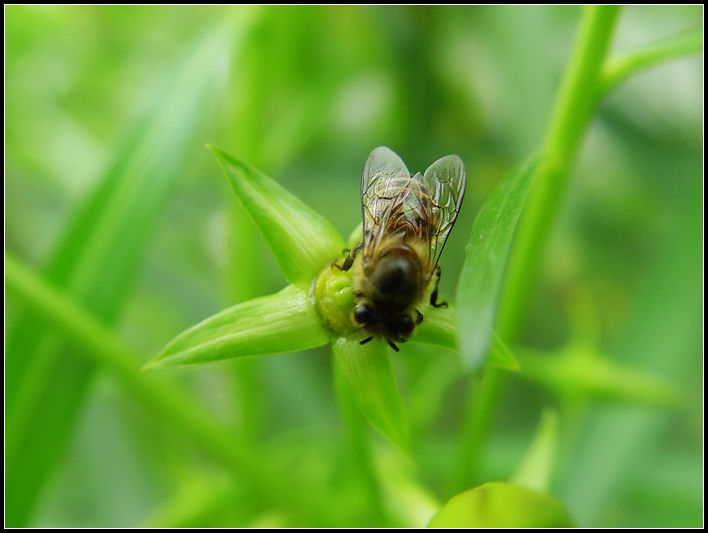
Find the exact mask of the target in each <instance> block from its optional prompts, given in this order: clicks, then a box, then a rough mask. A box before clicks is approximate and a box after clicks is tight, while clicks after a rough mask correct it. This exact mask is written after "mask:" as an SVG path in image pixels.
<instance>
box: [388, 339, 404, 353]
mask: <svg viewBox="0 0 708 533" xmlns="http://www.w3.org/2000/svg"><path fill="white" fill-rule="evenodd" d="M388 345H389V346H390V347H391V348H393V351H394V352H400V351H401V350H400V349H399V348H398V346H396V345H395V344H394V343H393V342H391V341H388Z"/></svg>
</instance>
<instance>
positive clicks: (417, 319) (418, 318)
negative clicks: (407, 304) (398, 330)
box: [415, 309, 423, 326]
mask: <svg viewBox="0 0 708 533" xmlns="http://www.w3.org/2000/svg"><path fill="white" fill-rule="evenodd" d="M422 321H423V313H421V312H420V311H418V310H417V309H416V310H415V325H416V326H417V325H418V324H420V323H421V322H422Z"/></svg>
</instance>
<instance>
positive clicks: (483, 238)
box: [457, 163, 536, 371]
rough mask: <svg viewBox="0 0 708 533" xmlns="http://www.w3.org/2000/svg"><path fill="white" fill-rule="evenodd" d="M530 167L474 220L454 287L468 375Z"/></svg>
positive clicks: (486, 328)
mask: <svg viewBox="0 0 708 533" xmlns="http://www.w3.org/2000/svg"><path fill="white" fill-rule="evenodd" d="M535 168H536V167H535V164H533V163H527V164H525V165H524V166H523V167H521V168H520V169H519V170H518V171H516V172H514V173H513V174H511V175H510V176H508V177H507V178H505V179H504V181H503V182H502V183H501V185H500V186H499V188H498V189H497V190H496V191H495V192H494V194H492V196H491V197H490V198H489V200H487V202H486V203H485V204H484V206H483V207H482V209H481V211H480V212H479V214H478V215H477V219H476V220H475V223H474V226H473V228H472V235H471V236H470V240H469V243H468V244H467V247H466V249H465V263H464V265H463V267H462V272H461V273H460V280H459V283H458V286H457V307H458V316H459V331H460V332H462V335H461V337H460V348H461V355H462V360H463V362H464V363H465V366H466V367H467V369H468V370H470V371H471V370H476V369H478V368H480V366H481V365H482V364H483V363H484V360H485V357H486V355H487V352H488V350H489V347H490V344H491V342H492V334H491V332H492V328H493V327H494V320H495V315H496V309H497V302H498V299H499V293H500V289H501V285H502V282H503V279H504V272H505V269H506V263H507V259H508V256H509V250H510V248H511V242H512V240H513V238H514V232H515V230H516V224H517V222H518V220H519V216H520V214H521V211H522V209H523V207H524V204H525V202H526V198H527V196H528V191H529V188H530V185H531V177H532V175H533V172H534V169H535Z"/></svg>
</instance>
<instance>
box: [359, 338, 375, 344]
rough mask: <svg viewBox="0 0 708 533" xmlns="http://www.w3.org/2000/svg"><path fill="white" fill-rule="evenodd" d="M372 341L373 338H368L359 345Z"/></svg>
mask: <svg viewBox="0 0 708 533" xmlns="http://www.w3.org/2000/svg"><path fill="white" fill-rule="evenodd" d="M371 339H373V337H366V338H365V339H364V340H363V341H359V344H366V343H367V342H369V341H370V340H371Z"/></svg>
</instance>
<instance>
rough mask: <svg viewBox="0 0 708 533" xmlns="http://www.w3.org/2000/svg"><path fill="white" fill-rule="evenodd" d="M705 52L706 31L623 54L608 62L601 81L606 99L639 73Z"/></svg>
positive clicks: (601, 91) (693, 32) (700, 30)
mask: <svg viewBox="0 0 708 533" xmlns="http://www.w3.org/2000/svg"><path fill="white" fill-rule="evenodd" d="M702 49H703V30H702V28H694V29H692V30H687V31H684V32H681V33H678V34H676V35H673V36H672V37H669V38H666V39H662V40H661V41H657V42H656V43H653V44H650V45H648V46H646V47H643V48H642V49H640V50H635V51H632V52H627V53H624V54H620V55H618V56H617V57H613V58H612V59H610V60H609V61H607V62H605V66H604V68H603V69H602V80H601V81H600V94H601V95H603V94H605V93H607V92H609V91H611V90H612V89H614V88H615V87H616V86H617V85H619V84H620V83H622V82H623V81H625V80H626V79H627V78H630V77H631V76H633V75H634V74H636V73H637V72H640V71H642V70H645V69H648V68H651V67H653V66H655V65H657V64H659V63H662V62H664V61H668V60H670V59H674V58H677V57H681V56H685V55H689V54H695V53H698V52H700V51H701V50H702Z"/></svg>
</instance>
